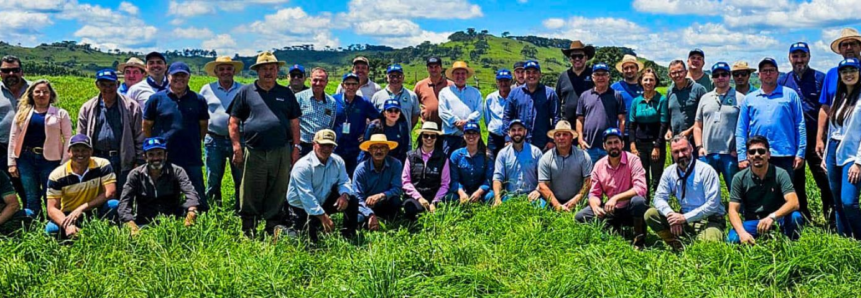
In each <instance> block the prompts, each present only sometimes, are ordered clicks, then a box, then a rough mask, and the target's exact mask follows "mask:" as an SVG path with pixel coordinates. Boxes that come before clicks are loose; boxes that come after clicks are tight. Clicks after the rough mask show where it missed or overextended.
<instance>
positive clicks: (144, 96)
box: [126, 52, 168, 108]
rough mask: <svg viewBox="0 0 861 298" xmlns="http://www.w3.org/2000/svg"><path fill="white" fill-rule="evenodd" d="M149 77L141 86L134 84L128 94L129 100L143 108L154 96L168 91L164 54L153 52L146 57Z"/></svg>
mask: <svg viewBox="0 0 861 298" xmlns="http://www.w3.org/2000/svg"><path fill="white" fill-rule="evenodd" d="M145 59H146V60H145V63H146V72H147V75H148V76H147V77H146V79H145V80H143V81H141V82H140V83H139V84H134V85H132V86H131V87H129V91H128V92H127V93H126V96H128V98H131V99H132V100H134V101H137V102H138V105H140V106H141V108H143V107H144V106H146V105H145V103H146V101H147V100H148V99H149V98H150V96H152V95H153V94H155V93H157V92H160V91H165V90H167V86H168V82H167V75H166V73H165V71H167V59H166V58H165V57H164V55H163V54H162V53H159V52H151V53H149V54H147V55H146V57H145Z"/></svg>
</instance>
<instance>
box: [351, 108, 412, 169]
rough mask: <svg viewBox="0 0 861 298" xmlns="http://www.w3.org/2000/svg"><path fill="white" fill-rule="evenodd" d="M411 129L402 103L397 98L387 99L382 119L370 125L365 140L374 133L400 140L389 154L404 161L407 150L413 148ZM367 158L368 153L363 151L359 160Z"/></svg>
mask: <svg viewBox="0 0 861 298" xmlns="http://www.w3.org/2000/svg"><path fill="white" fill-rule="evenodd" d="M410 129H411V128H410V127H409V124H408V123H407V118H406V117H404V115H403V113H401V103H400V102H399V101H398V100H396V99H392V100H386V102H385V104H383V113H382V114H380V121H379V122H373V123H371V125H369V126H368V129H367V130H365V138H364V140H370V139H371V135H374V134H378V133H381V134H385V135H386V139H388V140H392V141H395V142H398V147H397V148H395V149H393V150H391V151H389V156H392V157H394V158H397V159H398V160H400V161H401V162H403V161H404V160H405V159H406V158H407V151H409V150H410V148H412V144H411V141H410V137H411V135H410ZM366 158H368V155H367V153H366V152H364V151H363V152H362V153H361V154H360V155H359V160H360V161H362V160H365V159H366Z"/></svg>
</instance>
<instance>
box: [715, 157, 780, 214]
mask: <svg viewBox="0 0 861 298" xmlns="http://www.w3.org/2000/svg"><path fill="white" fill-rule="evenodd" d="M752 167H753V165H751V166H750V167H748V168H747V169H744V170H743V171H741V172H738V174H736V175H735V177H733V178H732V191H731V192H730V197H729V201H730V202H735V203H740V204H741V205H742V215H743V216H744V219H745V220H754V219H763V218H766V217H768V215H769V214H771V213H772V212H775V211H777V209H780V207H781V206H783V204H784V203H786V199H784V196H785V195H787V194H790V193H794V192H795V189H794V188H793V187H792V179H790V178H789V173H787V172H786V170H784V169H781V168H777V167H775V166H774V165H772V164H769V165H768V172H766V173H765V179H759V177H758V176H756V175H755V174H753V171H751V168H752Z"/></svg>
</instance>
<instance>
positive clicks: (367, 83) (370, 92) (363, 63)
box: [335, 56, 415, 123]
mask: <svg viewBox="0 0 861 298" xmlns="http://www.w3.org/2000/svg"><path fill="white" fill-rule="evenodd" d="M369 65H370V63H369V62H368V58H365V57H362V56H359V57H356V59H353V73H354V74H356V75H357V76H359V92H358V93H357V94H359V96H361V97H364V98H371V97H372V96H374V94H377V92H380V89H382V88H380V85H379V84H377V83H375V82H374V81H371V80H370V79H369V78H368V72H369V71H370V66H369ZM401 72H403V71H401ZM341 93H344V89H341V86H338V90H336V91H335V94H341ZM413 123H415V122H413Z"/></svg>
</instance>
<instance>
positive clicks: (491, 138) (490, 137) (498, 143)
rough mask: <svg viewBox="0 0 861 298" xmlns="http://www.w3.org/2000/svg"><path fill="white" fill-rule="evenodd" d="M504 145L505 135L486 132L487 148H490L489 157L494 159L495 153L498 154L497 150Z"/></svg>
mask: <svg viewBox="0 0 861 298" xmlns="http://www.w3.org/2000/svg"><path fill="white" fill-rule="evenodd" d="M504 147H505V136H503V135H496V134H493V133H488V134H487V149H488V150H490V153H491V154H490V156H489V157H490V159H491V160H496V155H497V154H499V150H502V148H504Z"/></svg>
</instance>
